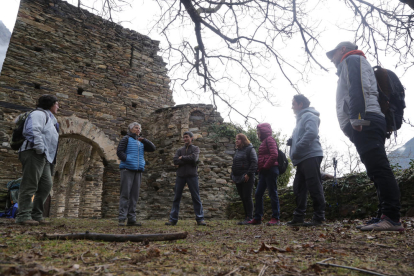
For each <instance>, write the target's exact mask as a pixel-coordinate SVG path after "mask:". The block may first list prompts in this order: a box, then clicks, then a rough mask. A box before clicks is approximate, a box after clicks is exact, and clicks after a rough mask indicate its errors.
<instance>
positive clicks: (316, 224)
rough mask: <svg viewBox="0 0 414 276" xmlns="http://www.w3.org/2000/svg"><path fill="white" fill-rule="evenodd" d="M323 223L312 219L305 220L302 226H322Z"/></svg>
mask: <svg viewBox="0 0 414 276" xmlns="http://www.w3.org/2000/svg"><path fill="white" fill-rule="evenodd" d="M322 225H324V223H323V221H320V220H316V219H312V220H311V221H310V222H305V223H303V224H302V226H305V227H311V226H322Z"/></svg>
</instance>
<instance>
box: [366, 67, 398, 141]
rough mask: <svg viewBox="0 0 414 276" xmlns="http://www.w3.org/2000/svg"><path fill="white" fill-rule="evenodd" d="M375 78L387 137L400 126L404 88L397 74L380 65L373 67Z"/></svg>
mask: <svg viewBox="0 0 414 276" xmlns="http://www.w3.org/2000/svg"><path fill="white" fill-rule="evenodd" d="M373 69H374V74H375V78H376V79H377V85H378V92H379V97H378V101H379V104H380V107H381V112H382V113H384V115H385V120H386V122H387V138H390V136H391V133H392V132H393V131H394V133H395V135H396V132H397V130H398V129H400V128H401V125H402V123H403V118H404V108H405V91H404V90H405V88H404V86H403V85H402V84H401V81H400V79H399V78H398V77H397V75H396V74H395V73H394V72H392V71H390V70H387V69H385V68H381V66H375V67H373Z"/></svg>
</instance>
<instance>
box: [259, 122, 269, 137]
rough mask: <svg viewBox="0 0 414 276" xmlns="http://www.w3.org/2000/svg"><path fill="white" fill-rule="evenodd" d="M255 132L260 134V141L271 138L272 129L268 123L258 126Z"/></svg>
mask: <svg viewBox="0 0 414 276" xmlns="http://www.w3.org/2000/svg"><path fill="white" fill-rule="evenodd" d="M257 130H258V131H259V132H260V141H263V140H264V139H266V138H267V137H269V136H272V127H271V126H270V124H268V123H263V124H258V125H257Z"/></svg>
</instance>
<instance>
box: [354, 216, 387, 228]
mask: <svg viewBox="0 0 414 276" xmlns="http://www.w3.org/2000/svg"><path fill="white" fill-rule="evenodd" d="M380 220H381V219H380V218H371V219H370V220H369V221H367V222H365V224H362V225H357V226H356V227H355V228H356V229H361V228H362V227H365V226H368V225H370V224H373V223H377V222H379V221H380Z"/></svg>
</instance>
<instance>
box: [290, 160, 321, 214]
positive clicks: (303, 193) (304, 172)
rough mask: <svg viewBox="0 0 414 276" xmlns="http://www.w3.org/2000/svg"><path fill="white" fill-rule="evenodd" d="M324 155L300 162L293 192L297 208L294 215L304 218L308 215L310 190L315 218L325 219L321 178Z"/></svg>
mask: <svg viewBox="0 0 414 276" xmlns="http://www.w3.org/2000/svg"><path fill="white" fill-rule="evenodd" d="M321 162H322V156H317V157H311V158H308V159H306V160H304V161H302V162H300V163H299V164H298V165H297V167H296V175H295V180H294V181H293V193H294V194H295V198H296V209H295V211H294V212H293V215H294V216H296V217H300V218H303V217H304V216H305V215H306V205H307V200H308V191H309V194H310V196H311V198H312V202H313V210H314V213H313V219H314V220H317V221H324V220H325V196H324V193H323V186H322V179H321Z"/></svg>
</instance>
